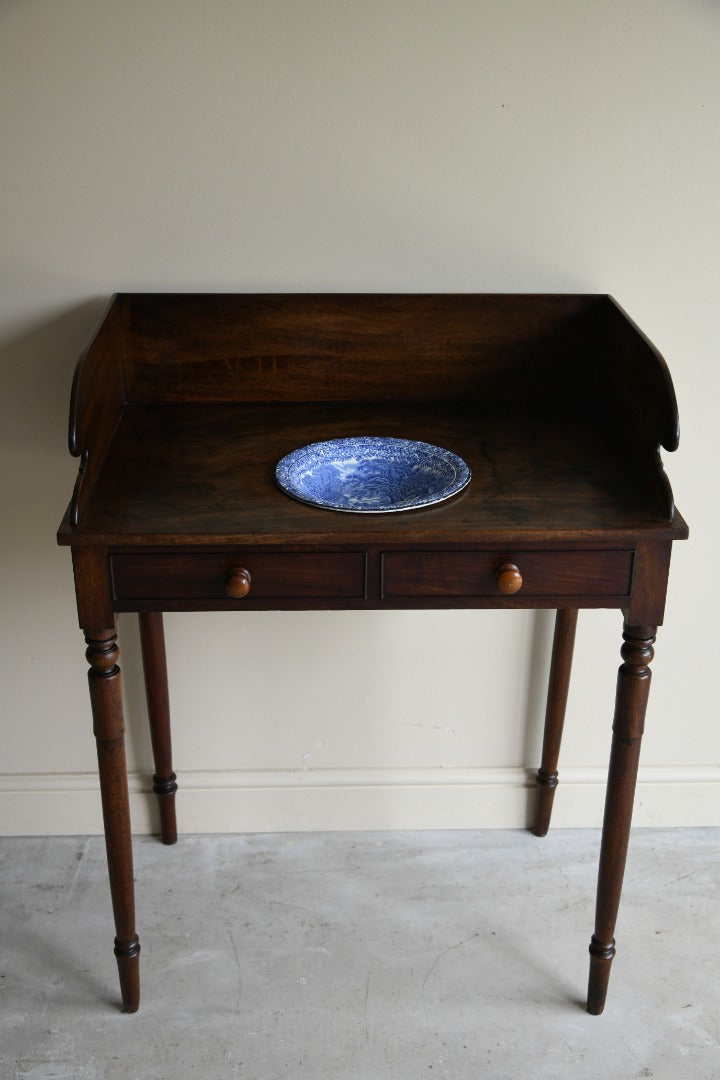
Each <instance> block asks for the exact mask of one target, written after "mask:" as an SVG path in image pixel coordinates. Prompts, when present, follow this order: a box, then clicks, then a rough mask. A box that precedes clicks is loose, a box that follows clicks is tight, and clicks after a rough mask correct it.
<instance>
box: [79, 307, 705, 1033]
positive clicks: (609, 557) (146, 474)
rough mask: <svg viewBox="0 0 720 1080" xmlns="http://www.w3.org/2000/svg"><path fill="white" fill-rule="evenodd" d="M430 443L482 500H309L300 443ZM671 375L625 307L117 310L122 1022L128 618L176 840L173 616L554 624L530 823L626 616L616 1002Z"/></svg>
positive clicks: (600, 928)
mask: <svg viewBox="0 0 720 1080" xmlns="http://www.w3.org/2000/svg"><path fill="white" fill-rule="evenodd" d="M351 435H352V436H354V435H383V436H397V437H401V438H407V439H417V440H424V441H426V442H429V443H433V444H436V445H439V446H442V447H446V448H448V449H450V450H452V451H454V452H455V453H456V454H458V455H460V456H461V457H462V458H463V459H464V460H465V461H466V462H467V463H468V464H469V466H470V468H471V470H472V480H471V483H470V485H469V486H468V487H467V488H466V489H465V490H464V491H463V492H462V493H460V494H459V495H457V496H456V497H455V498H452V499H450V500H449V501H447V502H443V503H442V504H440V505H437V506H432V507H429V508H426V509H421V510H414V511H410V512H408V513H402V514H392V513H390V514H372V513H371V514H343V513H335V512H333V511H330V510H323V509H318V508H317V507H312V506H307V505H304V504H302V503H300V502H296V501H294V500H292V499H290V498H288V496H287V495H286V494H285V493H284V492H282V491H281V490H280V489H279V488H278V486H277V485H276V483H275V479H274V468H275V465H276V463H277V461H278V460H279V459H280V458H281V457H283V456H284V455H285V454H287V453H288V452H290V451H292V450H294V449H296V448H298V447H301V446H303V445H305V444H307V443H311V442H315V441H321V440H325V439H332V438H339V437H343V436H351ZM677 442H678V417H677V408H676V403H675V395H674V392H673V387H672V382H671V379H670V375H669V372H668V370H667V367H666V365H665V362H664V360H663V359H662V357H661V356H660V355H659V353H658V352H657V351H656V349H655V348H654V347H653V346H652V345H651V344H650V343H649V342H648V340H647V339H646V338H645V337H644V336H643V334H642V333H641V332H640V331H639V330H638V329H637V327H636V326H635V325H634V324H633V323H632V322H631V320H630V319H629V318H628V317H627V316H626V315H625V313H624V312H623V311H622V310H621V309H620V308H619V307H618V306H617V305H616V304H615V302H614V301H613V300H612V299H611V298H610V297H607V296H593V295H588V296H576V295H549V296H531V295H516V296H514V295H470V294H468V295H341V294H327V295H310V294H307V295H306V294H300V295H282V294H276V295H273V294H270V295H151V294H125V295H118V296H115V297H114V298H113V300H112V301H111V303H110V305H109V307H108V308H107V310H106V312H105V315H104V317H103V320H102V322H101V324H100V326H99V329H98V330H97V332H96V334H95V336H94V337H93V339H92V341H91V343H90V345H89V346H88V348H87V350H86V351H85V353H84V355H83V356H82V357H81V359H80V362H79V364H78V367H77V371H76V374H75V380H74V384H73V392H72V404H71V417H70V449H71V452H72V453H73V454H75V455H77V456H79V457H80V470H79V475H78V478H77V483H76V485H75V490H74V492H73V496H72V501H71V503H70V506H69V508H68V511H67V513H66V515H65V518H64V519H63V522H62V524H61V526H60V530H59V534H58V539H59V542H60V543H61V544H66V545H69V546H70V548H71V551H72V559H73V568H74V574H75V588H76V595H77V607H78V614H79V621H80V626H81V628H82V629H83V631H84V634H85V640H86V642H87V654H86V655H87V659H88V661H89V664H90V671H89V682H90V699H91V705H92V715H93V728H94V734H95V738H96V740H97V751H98V763H99V774H100V788H101V793H102V805H103V815H104V821H105V837H106V843H107V854H108V867H109V875H110V888H111V893H112V904H113V911H114V916H115V927H116V934H117V936H116V938H115V955H116V957H117V962H118V967H119V971H120V986H121V993H122V1002H123V1008H124V1009H125V1010H126V1011H127V1012H134V1011H135V1010H136V1009H137V1008H138V1004H139V992H140V991H139V966H138V964H139V952H140V945H139V941H138V937H137V935H136V932H135V913H134V890H133V864H132V839H131V827H130V813H129V803H128V788H127V771H126V764H125V751H124V743H123V732H124V725H123V706H122V689H121V681H120V669H119V667H118V647H117V642H116V615H117V613H118V612H126V611H137V612H138V613H139V618H140V630H141V642H142V653H143V662H144V667H145V679H146V689H147V697H148V710H149V716H150V725H151V733H152V742H153V752H154V758H155V770H156V775H155V777H154V784H153V786H154V790H155V791H156V793H157V795H158V798H159V804H160V813H161V828H162V839H163V841H164V842H165V843H168V844H172V843H174V842H175V840H176V838H177V831H176V825H175V808H174V797H175V791H176V788H177V784H176V777H175V774H174V773H173V770H172V762H171V751H170V719H169V710H168V689H167V674H166V666H165V646H164V639H163V626H162V612H163V611H200V610H230V611H232V610H242V609H251V610H265V609H283V610H297V609H331V608H336V609H338V608H340V609H355V610H357V609H368V608H377V609H397V608H405V609H407V608H426V609H431V608H554V609H556V610H557V616H556V629H555V641H554V647H553V657H552V663H551V672H550V686H549V691H548V702H547V713H546V729H545V738H544V744H543V751H542V762H541V766H540V769H539V772H538V778H537V781H538V783H537V808H536V816H535V822H534V832H535V833H536V834H537V835H538V836H543V835H544V834H545V833H546V832H547V829H548V826H549V821H550V811H551V806H552V799H553V794H554V789H555V786H556V784H557V761H558V754H559V750H560V737H561V733H562V726H563V719H564V712H565V704H566V700H567V689H568V680H569V677H570V668H571V663H572V650H573V641H574V635H575V625H576V620H577V614H578V609H579V608H595V607H607V608H618V609H620V610H621V611H622V612H623V616H624V629H623V638H624V643H623V645H622V649H621V654H622V659H623V663H622V665H621V667H620V669H619V673H618V679H617V694H616V703H615V715H614V721H613V735H612V749H611V757H610V770H609V776H608V786H607V795H606V807H605V818H604V824H603V834H602V843H601V851H600V869H599V878H598V890H597V908H596V921H595V932H594V934H593V935H592V939H591V943H590V977H589V988H588V999H587V1008H588V1010H589V1011H590V1012H591V1013H600V1012H602V1009H603V1007H604V1004H605V997H606V992H607V985H608V978H609V974H610V965H611V962H612V958H613V956H614V953H615V942H614V937H613V934H614V929H615V922H616V918H617V913H618V906H619V902H620V891H621V887H622V879H623V872H624V866H625V857H626V853H627V845H628V837H629V832H630V822H631V816H632V806H633V797H634V789H635V781H636V775H637V767H638V757H639V752H640V740H641V736H642V733H643V723H644V717H645V710H646V705H647V699H648V690H649V687H650V669H649V666H648V665H649V663H650V661H651V660H652V657H653V643H654V641H655V632H656V628H657V626H658V625H659V624H660V623H661V622H662V620H663V610H664V606H665V594H666V588H667V579H668V569H669V564H670V551H671V546H672V542H673V541H674V540H680V539H684V538H686V537H687V535H688V530H687V526H686V525H685V522H684V521H683V519H682V517H681V516H680V515H679V514H678V513H677V511H676V510H675V508H674V504H673V497H672V491H671V488H670V484H669V482H668V480H667V477H666V475H665V473H664V471H663V468H662V464H661V462H660V455H659V448H660V446H663V447H665V449H667V450H675V449H676V447H677Z"/></svg>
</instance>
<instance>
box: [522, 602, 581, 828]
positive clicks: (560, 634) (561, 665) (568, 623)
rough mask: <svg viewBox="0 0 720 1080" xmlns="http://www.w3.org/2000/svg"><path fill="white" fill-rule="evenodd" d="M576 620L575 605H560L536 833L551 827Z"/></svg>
mask: <svg viewBox="0 0 720 1080" xmlns="http://www.w3.org/2000/svg"><path fill="white" fill-rule="evenodd" d="M577 620H578V612H577V608H561V609H560V610H559V611H558V612H557V615H556V616H555V636H554V639H553V651H552V661H551V664H550V682H549V685H548V697H547V709H546V712H545V734H544V736H543V748H542V759H541V765H540V768H539V769H538V773H537V780H536V783H537V787H536V795H535V819H534V822H533V829H532V831H533V832H534V834H535V836H546V835H547V832H548V829H549V828H550V817H551V815H552V807H553V799H554V798H555V789H556V787H557V785H558V773H557V766H558V759H559V757H560V742H561V740H562V733H563V725H564V723H565V709H566V707H567V698H568V689H569V687H570V672H571V670H572V658H573V649H574V646H575V630H576V629H577Z"/></svg>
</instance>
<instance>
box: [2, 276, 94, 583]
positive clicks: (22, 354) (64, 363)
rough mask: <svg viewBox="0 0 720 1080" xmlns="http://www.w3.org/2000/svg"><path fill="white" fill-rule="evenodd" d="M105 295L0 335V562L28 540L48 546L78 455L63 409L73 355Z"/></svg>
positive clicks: (20, 560)
mask: <svg viewBox="0 0 720 1080" xmlns="http://www.w3.org/2000/svg"><path fill="white" fill-rule="evenodd" d="M106 303H107V299H106V298H105V297H102V298H97V299H93V300H88V301H86V302H85V303H82V304H78V305H75V306H73V307H70V308H67V309H66V310H64V311H62V312H60V313H57V314H55V315H53V316H52V317H50V318H47V317H45V318H42V319H38V320H37V321H36V322H33V323H32V324H31V325H29V326H28V327H27V328H26V329H24V330H23V331H22V332H20V333H17V332H16V333H14V334H9V335H8V336H6V337H2V336H0V383H1V384H2V395H1V398H2V401H1V403H0V411H1V413H2V421H1V422H0V448H1V450H2V453H1V454H0V476H2V489H3V492H4V503H5V506H6V507H8V508H9V510H10V512H9V513H8V514H7V517H6V521H5V523H4V529H3V532H4V541H3V556H4V561H5V570H6V572H8V573H13V572H14V571H13V570H12V569H11V565H9V564H16V565H17V567H18V568H19V567H20V566H22V565H23V564H25V563H26V562H27V559H28V549H29V548H36V547H38V548H40V547H41V548H42V549H43V550H44V551H47V550H48V549H50V548H54V547H55V532H56V530H57V526H58V524H59V522H60V518H61V517H62V514H63V512H64V510H65V506H66V504H67V502H68V501H69V498H70V495H71V493H72V485H73V483H74V481H75V474H76V472H77V465H78V463H77V462H76V461H75V460H74V459H73V458H71V456H70V454H69V452H68V436H67V431H68V415H69V408H70V390H71V387H72V377H73V372H74V369H75V365H76V363H77V359H78V356H79V355H80V353H81V352H82V350H83V348H84V347H85V345H86V343H87V341H88V340H89V338H90V336H91V334H92V332H93V330H94V328H95V325H96V323H97V321H98V319H99V318H100V315H101V314H102V311H103V308H104V306H105V304H106Z"/></svg>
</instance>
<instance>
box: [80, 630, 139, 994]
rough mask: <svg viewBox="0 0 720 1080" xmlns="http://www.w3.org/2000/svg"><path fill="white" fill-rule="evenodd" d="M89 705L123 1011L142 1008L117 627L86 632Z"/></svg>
mask: <svg viewBox="0 0 720 1080" xmlns="http://www.w3.org/2000/svg"><path fill="white" fill-rule="evenodd" d="M85 641H86V642H87V646H88V648H87V653H86V656H87V659H88V663H89V664H90V671H89V672H88V679H89V683H90V703H91V706H92V716H93V732H94V734H95V739H96V741H97V754H98V769H99V773H100V793H101V797H102V808H103V819H104V822H105V844H106V848H107V860H108V871H109V876H110V894H111V897H112V906H113V914H114V916H115V932H116V938H115V956H116V957H117V963H118V970H119V973H120V992H121V994H122V1003H123V1012H136V1011H137V1008H138V1005H139V1004H140V966H139V955H140V942H139V941H138V937H137V934H136V933H135V889H134V884H133V857H132V834H131V828H130V801H129V798H128V786H127V766H126V764H125V742H124V733H125V724H124V722H123V708H122V686H121V681H120V668H119V667H118V665H117V660H118V655H119V653H118V647H117V641H116V633H115V628H114V627H113V628H112V629H110V630H86V631H85Z"/></svg>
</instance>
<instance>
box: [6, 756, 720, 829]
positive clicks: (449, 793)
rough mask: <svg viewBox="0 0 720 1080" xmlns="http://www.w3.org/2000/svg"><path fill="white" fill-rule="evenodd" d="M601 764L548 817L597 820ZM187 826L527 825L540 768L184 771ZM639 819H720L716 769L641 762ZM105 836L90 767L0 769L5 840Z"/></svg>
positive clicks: (144, 814)
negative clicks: (22, 771) (86, 769)
mask: <svg viewBox="0 0 720 1080" xmlns="http://www.w3.org/2000/svg"><path fill="white" fill-rule="evenodd" d="M605 775H606V774H605V771H604V770H603V769H599V768H578V767H568V768H567V769H564V770H562V771H561V772H560V784H559V786H558V788H557V791H556V795H555V806H554V811H553V819H552V824H553V825H555V826H558V827H563V828H585V827H597V826H599V825H600V824H601V823H602V813H603V804H604V795H605ZM178 784H179V791H178V795H177V811H178V829H179V832H180V833H183V832H185V833H242V832H298V831H323V830H348V831H353V830H374V829H378V830H379V829H433V828H438V829H454V828H457V829H483V828H525V827H526V826H527V825H528V824H529V823H530V821H531V814H532V807H533V800H534V774H533V772H531V771H529V770H527V769H523V768H495V769H494V768H478V769H364V770H363V769H359V770H358V769H327V770H312V769H307V770H302V771H287V772H279V771H278V772H259V771H258V772H253V771H232V772H220V771H218V772H215V771H212V772H210V771H208V772H186V773H181V774H180V775H179V776H178ZM129 787H130V804H131V815H132V824H133V831H134V832H136V833H138V834H145V833H153V832H156V831H157V820H158V819H157V811H156V806H155V803H156V799H155V796H154V795H153V794H152V792H151V779H150V777H148V776H147V775H146V774H132V775H131V776H130V778H129ZM633 825H636V826H657V827H665V828H674V827H682V826H716V825H720V766H709V767H708V766H700V765H690V766H687V765H686V766H682V767H680V768H673V767H669V766H668V767H659V766H647V767H645V768H642V767H641V769H640V773H639V776H638V786H637V793H636V797H635V812H634V817H633ZM101 832H102V814H101V807H100V797H99V791H98V780H97V776H96V775H95V774H94V773H66V774H23V775H15V774H13V775H9V774H6V775H0V835H4V836H45V835H47V836H53V835H55V836H71V835H92V834H98V833H101Z"/></svg>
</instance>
